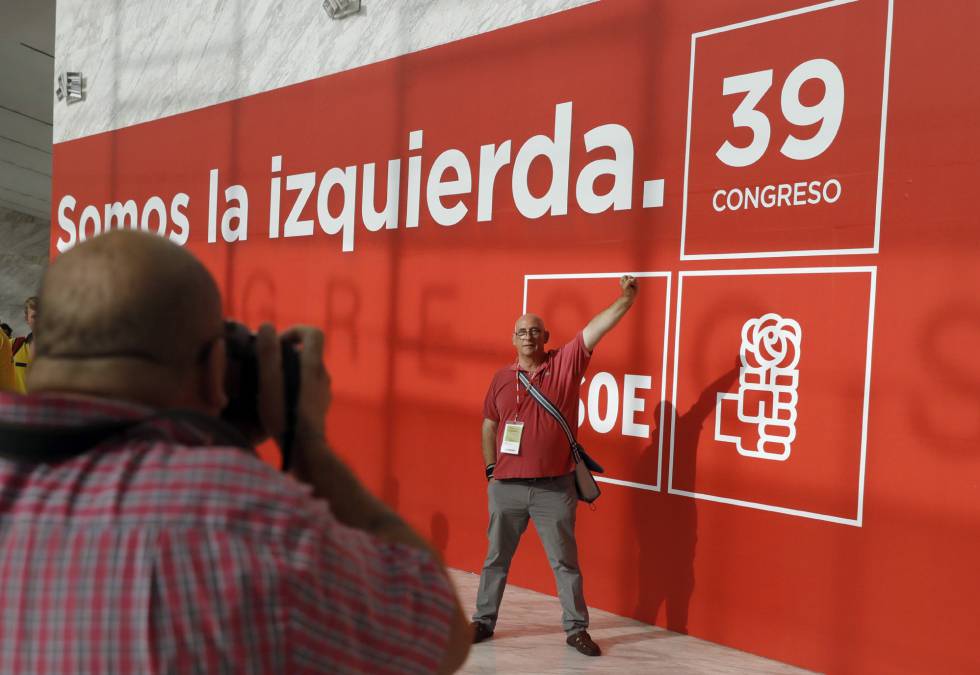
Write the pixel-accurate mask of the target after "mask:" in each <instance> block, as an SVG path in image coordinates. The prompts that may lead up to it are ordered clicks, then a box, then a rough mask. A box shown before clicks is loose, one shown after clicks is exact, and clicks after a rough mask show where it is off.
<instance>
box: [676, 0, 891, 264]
mask: <svg viewBox="0 0 980 675" xmlns="http://www.w3.org/2000/svg"><path fill="white" fill-rule="evenodd" d="M858 1H859V0H831V1H830V2H823V3H820V4H817V5H810V6H808V7H801V8H799V9H793V10H790V11H787V12H781V13H779V14H770V15H769V16H763V17H760V18H758V19H751V20H749V21H742V22H740V23H733V24H730V25H728V26H722V27H720V28H712V29H709V30H704V31H700V32H698V33H691V73H690V79H689V80H688V89H687V139H686V141H685V146H684V193H683V197H682V200H683V203H682V206H681V256H680V259H681V260H734V259H744V258H787V257H791V256H801V257H802V256H816V255H860V254H866V253H878V248H879V242H880V238H881V193H882V184H883V180H884V168H885V127H886V122H887V119H888V79H889V71H890V70H891V67H890V65H891V51H892V9H893V2H894V0H888V18H887V20H886V23H885V73H884V80H883V82H882V90H881V134H880V137H879V141H878V180H877V186H876V195H875V230H874V246H872V247H871V248H831V249H805V250H800V251H755V252H751V253H691V254H688V253H685V252H684V248H685V245H686V243H687V189H688V185H687V179H688V173H689V167H690V160H691V109H692V105H693V102H694V51H695V47H696V45H697V39H698V38H699V37H707V36H709V35H716V34H718V33H724V32H727V31H731V30H736V29H738V28H747V27H749V26H755V25H757V24H761V23H768V22H770V21H777V20H779V19H786V18H789V17H793V16H799V15H800V14H808V13H810V12H816V11H819V10H822V9H830V8H833V7H838V6H842V5H849V4H852V3H855V2H858Z"/></svg>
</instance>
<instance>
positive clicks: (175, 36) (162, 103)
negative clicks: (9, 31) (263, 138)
mask: <svg viewBox="0 0 980 675" xmlns="http://www.w3.org/2000/svg"><path fill="white" fill-rule="evenodd" d="M595 1H596V0H499V1H498V0H493V1H490V0H364V3H363V9H362V10H361V13H360V14H358V15H356V16H353V17H349V18H347V19H343V20H339V21H335V20H333V19H331V18H330V17H329V16H327V14H326V12H325V11H324V10H323V8H322V4H323V2H322V0H299V1H296V2H288V3H287V2H281V1H279V0H210V1H208V2H201V1H200V0H173V1H172V2H160V1H159V0H126V1H125V2H124V1H123V0H59V1H58V8H57V31H56V37H55V44H56V48H55V72H58V73H60V72H62V71H65V70H72V71H74V70H77V71H81V72H82V74H83V76H84V78H85V88H86V97H87V98H86V100H85V101H84V102H82V103H78V104H74V105H72V106H66V105H59V106H55V118H54V142H55V143H60V142H63V141H68V140H71V139H74V138H79V137H82V136H88V135H91V134H95V133H99V132H103V131H109V130H112V129H118V128H121V127H125V126H129V125H133V124H138V123H140V122H146V121H150V120H154V119H159V118H161V117H165V116H168V115H175V114H178V113H182V112H187V111H189V110H194V109H197V108H202V107H205V106H208V105H213V104H216V103H221V102H224V101H229V100H234V99H237V98H241V97H243V96H248V95H251V94H256V93H259V92H263V91H267V90H270V89H275V88H277V87H283V86H286V85H289V84H295V83H297V82H302V81H306V80H310V79H313V78H317V77H321V76H323V75H328V74H331V73H337V72H341V71H344V70H349V69H351V68H356V67H358V66H362V65H365V64H369V63H374V62H377V61H381V60H384V59H388V58H392V57H395V56H399V55H402V54H406V53H411V52H415V51H419V50H422V49H426V48H429V47H434V46H437V45H440V44H445V43H447V42H451V41H453V40H459V39H462V38H466V37H470V36H473V35H478V34H480V33H485V32H488V31H491V30H495V29H498V28H503V27H505V26H508V25H511V24H515V23H519V22H522V21H527V20H530V19H534V18H537V17H541V16H545V15H547V14H552V13H554V12H558V11H563V10H567V9H572V8H574V7H577V6H579V5H585V4H590V3H592V2H595Z"/></svg>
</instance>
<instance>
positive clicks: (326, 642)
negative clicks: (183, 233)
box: [0, 231, 471, 673]
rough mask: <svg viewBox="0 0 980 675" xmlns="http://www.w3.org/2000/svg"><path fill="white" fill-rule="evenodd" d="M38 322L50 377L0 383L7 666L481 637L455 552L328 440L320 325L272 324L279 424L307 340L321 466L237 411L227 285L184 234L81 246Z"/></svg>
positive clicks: (454, 647) (271, 416) (331, 655)
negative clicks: (176, 239) (463, 606)
mask: <svg viewBox="0 0 980 675" xmlns="http://www.w3.org/2000/svg"><path fill="white" fill-rule="evenodd" d="M36 335H37V341H36V350H35V357H34V362H33V365H32V369H31V371H30V373H29V375H28V385H29V389H30V391H31V394H30V395H28V396H19V395H15V394H5V393H0V570H3V583H2V584H0V613H2V616H3V621H2V624H3V626H2V628H0V643H2V649H0V672H30V673H45V672H121V673H130V672H173V673H191V672H205V673H218V672H227V673H246V672H262V673H300V672H357V673H368V672H370V673H388V672H392V673H394V672H420V673H422V672H451V671H453V670H455V669H456V668H458V667H459V666H460V665H461V664H462V663H463V661H464V660H465V658H466V655H467V650H468V643H469V642H470V640H471V636H470V635H469V632H468V626H467V624H466V620H465V618H464V617H463V615H462V612H461V610H460V607H459V604H458V601H457V599H456V597H455V594H454V591H453V589H452V586H451V584H450V582H449V580H448V579H447V577H446V572H445V569H444V568H443V566H442V564H441V563H440V562H439V561H438V559H437V556H436V554H435V553H434V552H433V551H432V550H431V549H430V548H429V546H428V545H427V544H426V543H425V542H424V541H423V540H422V539H421V538H420V537H419V536H418V535H416V534H415V533H414V532H413V531H412V530H411V529H410V528H409V527H408V526H407V525H406V524H405V523H404V522H403V521H402V520H401V519H400V518H398V516H396V515H395V514H394V513H393V512H391V511H390V510H389V509H388V508H387V507H385V506H384V505H383V504H382V503H381V502H379V501H378V500H376V499H375V498H373V497H372V496H371V495H370V494H369V493H368V492H367V491H366V490H365V489H364V488H363V487H361V485H360V483H359V482H358V481H357V480H356V478H355V477H354V476H353V474H352V473H351V472H350V470H349V469H347V468H346V466H344V465H343V463H341V462H340V460H339V459H337V457H336V456H335V455H334V454H333V453H332V452H331V451H330V450H329V448H328V447H327V445H326V442H325V440H324V438H325V435H324V421H323V420H324V415H325V413H326V409H327V406H328V405H329V398H330V391H329V378H328V376H327V374H326V371H325V370H324V367H323V362H322V355H321V354H322V347H323V336H322V334H321V333H320V331H318V330H314V329H310V328H295V329H292V330H290V331H287V332H286V333H285V334H284V335H283V336H276V335H275V333H274V331H273V329H272V328H271V327H270V326H268V325H266V326H263V327H262V328H261V329H260V330H259V332H258V335H257V337H256V342H255V345H256V352H257V355H258V383H259V385H258V399H259V404H258V409H259V416H260V419H261V426H262V428H263V429H264V431H265V432H266V433H269V434H271V435H273V436H274V437H277V438H278V437H279V435H280V434H282V433H283V431H284V430H285V429H284V427H285V425H286V419H287V415H286V411H285V407H284V404H283V380H282V371H281V358H282V356H281V351H280V340H283V341H286V342H287V343H289V344H290V345H292V346H293V347H294V348H295V349H296V350H298V351H299V380H300V389H299V397H298V404H297V407H296V425H295V433H294V434H293V433H290V435H292V436H293V438H294V445H293V474H294V476H295V478H296V479H298V481H300V482H297V480H294V479H293V478H290V477H288V476H285V475H282V474H280V473H277V472H276V471H274V470H273V469H272V468H270V467H268V466H267V465H265V464H263V463H262V462H261V461H260V460H259V459H258V458H257V457H256V456H255V454H254V452H253V451H252V450H251V448H250V447H248V445H249V444H248V443H247V442H244V441H243V439H242V437H241V436H240V435H238V434H236V433H235V431H234V430H231V429H229V428H228V427H227V426H226V425H224V424H223V423H222V422H221V421H219V420H218V415H219V413H220V412H221V410H222V409H223V408H224V407H225V405H226V403H227V395H226V391H225V368H226V344H225V338H224V335H225V326H224V324H223V321H222V316H221V300H220V297H219V294H218V290H217V287H216V286H215V284H214V281H213V280H212V278H211V276H210V275H209V274H208V272H207V271H206V270H205V269H204V267H203V266H202V265H201V264H200V263H199V262H198V261H197V260H195V259H194V258H193V257H192V256H191V255H190V254H189V253H187V252H186V251H184V250H183V249H180V248H179V247H177V246H175V245H173V244H170V243H169V242H167V241H166V240H164V239H162V238H159V237H156V236H154V235H148V234H143V233H138V232H125V231H119V232H112V233H109V234H106V235H103V236H100V237H96V238H94V239H92V240H90V241H87V242H85V243H82V244H80V245H79V246H77V247H76V248H74V249H72V250H71V251H69V252H67V253H65V254H64V255H63V256H61V257H60V258H58V260H56V261H55V262H54V263H53V264H52V266H51V268H50V270H49V271H48V273H47V274H46V276H45V279H44V281H43V286H42V292H41V296H40V307H39V314H38V318H37V330H36ZM175 411H180V412H175ZM252 440H256V439H252ZM241 446H245V447H241Z"/></svg>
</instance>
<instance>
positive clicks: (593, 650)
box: [565, 630, 602, 656]
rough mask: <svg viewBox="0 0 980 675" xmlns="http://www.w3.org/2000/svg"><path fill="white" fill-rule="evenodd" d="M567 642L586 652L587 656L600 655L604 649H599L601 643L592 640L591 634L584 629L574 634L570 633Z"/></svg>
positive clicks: (581, 651)
mask: <svg viewBox="0 0 980 675" xmlns="http://www.w3.org/2000/svg"><path fill="white" fill-rule="evenodd" d="M565 642H566V643H568V644H570V645H571V646H573V647H575V649H577V650H578V651H579V653H580V654H585V655H586V656H599V655H600V654H602V650H601V649H599V645H597V644H596V643H595V642H593V641H592V638H590V637H589V634H588V633H586V632H585V631H584V630H583V631H580V632H578V633H575V634H574V635H569V636H568V639H567V640H565Z"/></svg>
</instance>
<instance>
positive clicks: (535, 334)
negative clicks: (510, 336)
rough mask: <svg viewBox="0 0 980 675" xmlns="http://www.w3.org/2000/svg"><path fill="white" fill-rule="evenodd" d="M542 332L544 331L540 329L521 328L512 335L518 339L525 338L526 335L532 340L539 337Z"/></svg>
mask: <svg viewBox="0 0 980 675" xmlns="http://www.w3.org/2000/svg"><path fill="white" fill-rule="evenodd" d="M543 332H544V331H543V330H541V329H540V328H521V329H520V330H519V331H517V332H516V333H514V335H516V336H517V337H519V338H526V337H527V336H528V335H530V336H531V337H533V338H536V337H538V336H539V335H541V333H543Z"/></svg>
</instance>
